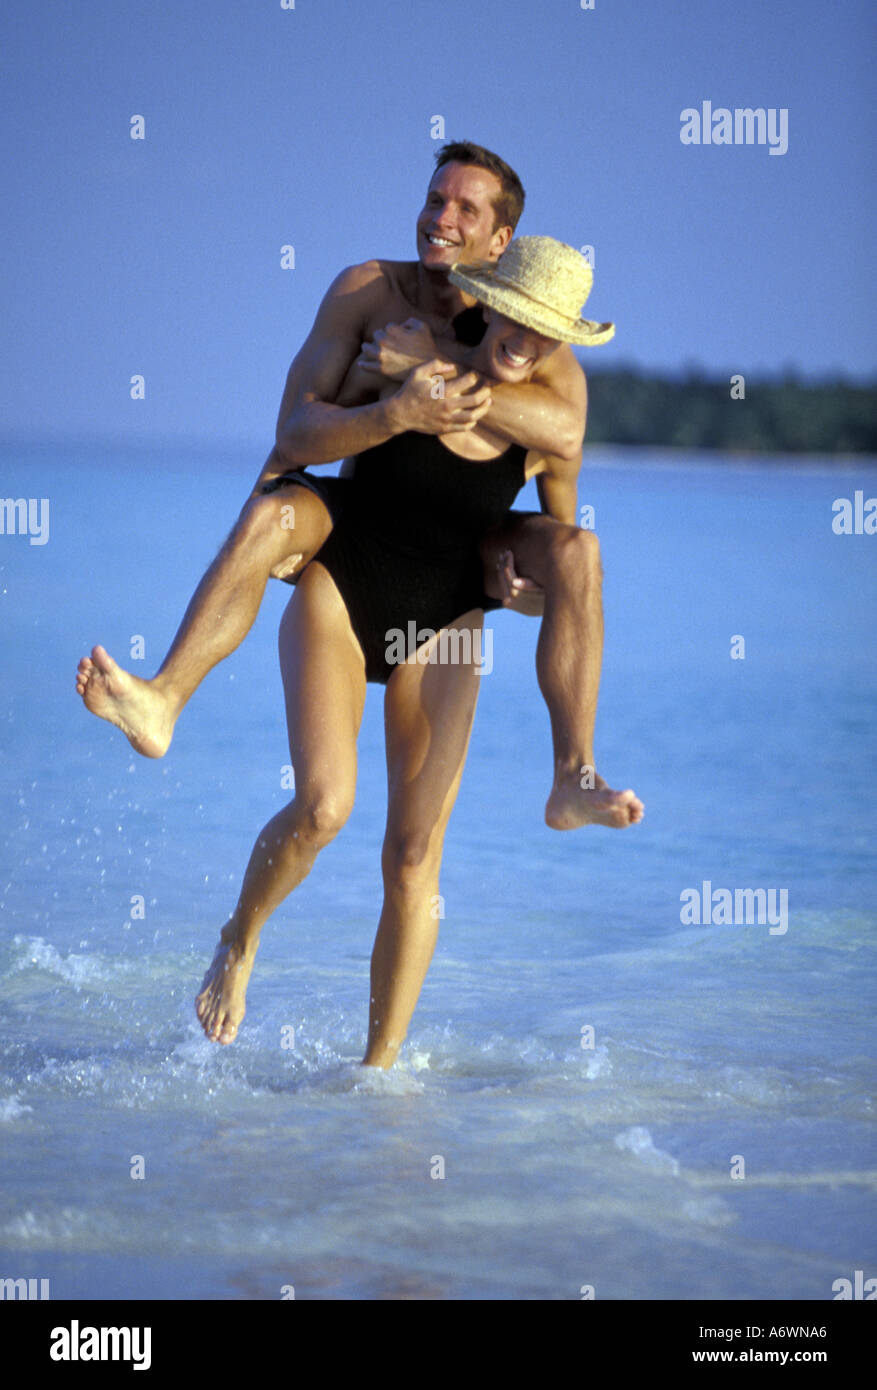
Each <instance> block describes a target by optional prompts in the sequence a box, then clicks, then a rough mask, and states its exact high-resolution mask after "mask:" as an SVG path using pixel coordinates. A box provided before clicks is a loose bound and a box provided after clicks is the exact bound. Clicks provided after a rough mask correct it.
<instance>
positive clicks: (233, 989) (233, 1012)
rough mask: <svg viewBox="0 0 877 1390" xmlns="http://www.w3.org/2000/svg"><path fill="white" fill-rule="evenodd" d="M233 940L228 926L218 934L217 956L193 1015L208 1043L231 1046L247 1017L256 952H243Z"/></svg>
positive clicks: (196, 1002) (208, 972)
mask: <svg viewBox="0 0 877 1390" xmlns="http://www.w3.org/2000/svg"><path fill="white" fill-rule="evenodd" d="M233 937H234V928H233V927H232V925H231V923H229V924H228V925H227V926H225V927H223V929H222V931H221V933H220V936H219V945H218V946H217V948H216V954H215V955H214V957H213V960H212V961H211V963H210V968H209V969H208V971H207V973H206V975H205V976H204V979H203V981H202V983H201V993H200V994H199V995H198V997H197V998H196V1000H195V1012H196V1014H197V1015H198V1017H199V1019H200V1020H201V1027H202V1028H203V1029H204V1032H205V1033H206V1034H207V1037H208V1038H209V1039H210V1041H211V1042H218V1043H230V1042H234V1040H235V1038H236V1037H237V1031H238V1028H239V1027H240V1025H241V1023H242V1022H243V1018H244V1014H245V1013H246V996H247V984H248V982H249V979H250V974H251V972H252V969H253V961H254V959H255V952H253V951H248V952H244V951H243V950H242V949H241V947H240V946H238V945H236V944H235V942H234V939H233Z"/></svg>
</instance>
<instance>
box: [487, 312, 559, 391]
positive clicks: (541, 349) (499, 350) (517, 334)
mask: <svg viewBox="0 0 877 1390" xmlns="http://www.w3.org/2000/svg"><path fill="white" fill-rule="evenodd" d="M484 317H485V318H486V319H487V331H486V332H485V334H484V337H483V338H482V340H481V351H482V353H483V354H484V355H485V359H486V366H485V371H486V372H487V373H488V375H489V376H492V377H495V378H496V379H497V380H498V381H512V382H515V381H527V380H528V379H529V377H531V376H532V375H533V373H534V372H535V370H536V368H537V367H538V366H539V364H540V362H544V361H545V359H546V357H550V356H551V354H552V353H553V352H555V351H556V350H557V349H558V348H559V347H560V343H559V342H558V340H557V339H556V338H546V337H545V335H544V334H543V333H537V332H536V331H535V330H534V329H532V328H525V327H524V326H523V324H521V323H515V321H514V320H513V319H507V318H506V317H505V315H503V314H500V313H497V311H496V309H488V308H485V310H484Z"/></svg>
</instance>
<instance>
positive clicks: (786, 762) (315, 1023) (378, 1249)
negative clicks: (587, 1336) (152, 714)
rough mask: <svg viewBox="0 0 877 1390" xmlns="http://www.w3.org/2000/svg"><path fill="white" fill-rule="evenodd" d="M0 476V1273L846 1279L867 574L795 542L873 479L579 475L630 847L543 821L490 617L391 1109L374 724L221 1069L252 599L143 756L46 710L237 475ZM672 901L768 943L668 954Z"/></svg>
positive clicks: (259, 713)
mask: <svg viewBox="0 0 877 1390" xmlns="http://www.w3.org/2000/svg"><path fill="white" fill-rule="evenodd" d="M0 462H2V488H0V491H2V493H3V495H4V496H10V497H19V496H24V497H31V496H33V497H34V498H36V499H40V498H48V499H49V503H50V511H49V521H50V525H49V532H48V539H47V541H46V543H45V544H42V545H31V544H29V541H28V538H27V537H26V536H20V535H3V536H0V623H2V629H0V635H2V671H3V681H2V690H0V728H2V748H3V766H2V774H0V776H2V783H0V785H2V792H3V817H2V825H0V914H2V916H0V1007H2V1018H0V1178H2V1184H0V1185H2V1191H0V1275H3V1276H7V1277H33V1278H48V1279H49V1280H50V1283H51V1293H52V1297H54V1298H65V1297H67V1298H106V1297H115V1298H147V1299H149V1298H163V1299H167V1298H179V1299H188V1298H215V1299H229V1298H234V1299H279V1298H281V1297H284V1296H288V1295H289V1291H290V1288H293V1289H294V1290H295V1297H296V1298H313V1299H337V1298H357V1299H369V1300H371V1299H437V1300H440V1299H487V1298H497V1299H540V1300H541V1299H547V1300H563V1299H580V1298H581V1297H582V1296H583V1294H582V1290H583V1289H588V1288H590V1289H593V1292H594V1294H595V1296H596V1298H597V1299H674V1300H688V1299H702V1298H706V1299H728V1298H729V1299H777V1298H792V1299H831V1298H832V1297H833V1293H832V1287H831V1286H832V1283H833V1282H834V1281H835V1280H836V1279H839V1278H850V1279H852V1278H853V1276H854V1271H855V1270H857V1269H858V1270H863V1271H864V1274H865V1277H866V1278H868V1277H872V1276H875V1275H877V1220H875V1217H877V1152H875V1108H874V1080H875V1066H874V1051H875V1047H874V1022H873V1019H874V993H875V989H874V982H875V972H874V954H875V946H874V927H875V917H877V913H875V883H877V873H875V843H877V836H875V820H877V816H875V806H874V783H875V772H877V768H875V763H877V758H875V737H874V716H875V675H877V648H875V641H874V631H875V622H874V620H875V612H877V603H875V588H877V585H875V573H877V566H875V558H877V537H874V536H867V535H861V536H859V535H850V536H838V535H835V534H834V533H833V531H832V526H831V522H832V516H833V513H832V503H833V501H834V500H835V499H836V498H838V497H848V498H850V499H853V498H854V495H855V492H856V490H857V489H858V490H862V491H863V493H864V496H865V497H868V496H871V495H875V494H877V473H875V472H874V471H873V468H872V466H871V462H870V461H868V460H864V461H861V462H858V463H849V464H840V465H833V464H830V463H829V462H828V461H819V460H815V461H807V462H805V461H795V460H784V461H783V462H782V463H776V462H774V463H770V462H768V461H765V460H733V459H731V460H721V461H716V460H713V459H708V458H704V457H692V456H688V455H685V456H681V457H680V456H673V455H653V454H645V453H638V452H635V451H625V452H610V451H605V452H593V453H591V454H590V455H589V456H588V462H587V466H586V468H585V470H584V471H583V474H582V480H581V485H580V501H581V503H582V504H583V505H584V504H588V505H591V506H593V508H594V510H595V528H596V530H597V532H598V534H599V535H600V538H601V543H602V550H603V561H604V568H605V614H606V648H605V659H604V669H603V683H602V687H601V697H600V709H599V714H598V724H597V761H598V768H599V769H600V770H601V771H602V772H603V773H604V774H605V775H606V776H607V777H608V778H609V780H610V782H611V783H612V784H613V785H616V786H632V787H634V788H635V789H636V790H637V792H638V793H639V794H640V796H641V797H642V798H643V800H644V802H645V804H646V818H645V821H644V822H643V824H642V825H640V826H638V827H635V828H633V829H631V830H630V831H627V832H624V833H618V832H612V831H608V830H602V829H589V830H586V831H579V832H575V833H568V834H558V833H556V832H553V831H550V830H548V829H547V828H546V827H545V825H544V823H543V821H542V812H543V806H544V801H545V797H546V795H547V792H548V788H549V784H550V770H551V753H550V743H549V736H548V721H547V715H546V713H545V710H544V708H543V706H542V703H541V700H540V697H539V693H538V689H537V687H536V681H535V674H534V665H533V656H534V650H535V641H536V632H537V626H536V623H535V622H534V621H532V620H527V619H523V618H520V617H516V616H514V615H511V614H505V613H501V614H498V615H493V616H492V617H491V619H490V624H491V626H492V627H493V629H494V669H493V671H492V672H491V673H490V674H489V675H488V676H485V677H484V678H483V682H482V690H481V699H480V707H479V710H478V714H477V717H476V724H475V731H474V734H473V739H472V746H471V751H470V756H469V762H468V766H467V770H466V774H465V777H464V782H463V787H462V790H461V793H460V797H459V800H458V803H457V807H456V809H455V812H454V816H453V818H452V821H451V825H450V828H449V831H448V836H447V843H446V852H445V863H444V870H443V876H442V884H441V889H442V894H443V897H444V901H445V917H444V920H443V921H442V923H441V931H440V937H439V945H438V949H437V952H436V956H435V959H434V961H433V965H432V967H431V970H430V973H429V976H428V979H427V981H426V985H425V987H424V990H423V994H422V996H421V999H420V1002H419V1005H418V1008H417V1011H416V1013H415V1016H414V1019H413V1022H412V1026H411V1030H410V1033H409V1037H408V1040H407V1042H406V1044H405V1047H404V1048H403V1051H402V1054H401V1057H400V1061H399V1063H398V1064H397V1066H396V1067H395V1068H394V1069H393V1070H392V1071H391V1072H389V1073H387V1074H376V1073H373V1072H368V1073H362V1072H360V1071H359V1069H358V1068H357V1065H356V1063H357V1062H358V1059H359V1057H360V1056H361V1055H362V1049H363V1046H364V1040H365V1029H366V1020H367V997H368V962H369V954H370V950H371V944H372V938H373V934H374V929H375V926H376V922H377V915H378V910H379V903H380V874H379V851H380V843H381V837H382V829H383V817H384V810H385V803H386V794H385V774H384V762H383V734H382V692H381V691H380V690H379V689H378V688H375V687H371V688H370V690H369V696H368V703H367V709H366V716H365V720H364V723H363V729H362V734H361V738H360V757H361V761H360V782H359V791H358V798H357V804H356V807H355V810H354V813H353V816H352V818H351V820H350V822H349V823H348V825H347V826H346V827H345V830H344V831H343V833H342V835H341V836H339V838H338V839H337V840H336V841H335V842H334V843H333V844H332V845H331V846H330V847H329V848H328V849H327V850H326V851H325V852H324V854H323V855H322V856H321V857H320V859H319V861H318V863H317V865H316V867H315V869H314V871H313V872H312V874H311V876H310V878H309V879H308V880H306V882H305V883H304V884H303V885H302V886H301V888H300V889H299V890H298V891H297V892H296V893H295V894H294V895H293V896H292V897H291V898H290V899H289V900H288V901H287V903H286V904H285V905H284V906H283V907H282V908H281V909H280V911H279V912H278V913H277V914H276V916H275V918H274V919H273V921H272V922H271V923H269V925H268V926H267V927H266V929H265V932H264V935H263V939H262V946H261V949H260V953H259V957H258V961H257V966H256V970H255V972H254V976H253V980H252V984H251V987H250V992H249V1000H248V1013H247V1018H246V1020H245V1022H244V1025H243V1027H242V1030H241V1033H240V1037H239V1039H238V1041H237V1042H235V1043H234V1044H233V1045H232V1046H231V1047H228V1048H219V1047H217V1046H215V1045H212V1044H210V1043H208V1042H207V1041H206V1040H205V1039H204V1037H203V1034H202V1033H201V1030H200V1027H199V1026H198V1023H197V1020H196V1018H195V1016H194V1011H193V998H194V995H195V993H196V992H197V989H198V987H199V985H200V981H201V977H202V974H203V971H204V969H205V967H206V965H207V964H208V962H209V960H210V958H211V955H212V952H213V947H214V944H215V939H216V936H217V932H218V929H219V927H220V926H221V925H222V923H223V922H224V921H225V919H226V917H227V915H228V913H229V911H230V910H231V908H232V906H233V905H234V901H235V898H236V896H237V890H238V886H239V882H240V877H241V873H242V871H243V868H244V866H245V863H246V860H247V856H248V854H249V850H250V847H251V845H252V842H253V840H254V838H255V835H256V833H257V831H258V830H259V828H260V827H261V825H262V824H263V823H264V822H265V821H266V820H267V819H268V818H269V816H270V815H271V814H273V813H274V811H275V810H276V809H278V807H279V806H280V805H282V804H283V802H284V800H285V799H286V797H287V796H288V793H287V792H285V791H284V790H283V788H282V786H281V771H282V768H283V766H284V765H285V764H286V762H287V761H288V752H287V747H286V738H285V728H284V720H283V706H282V699H281V684H280V676H279V671H278V666H277V659H276V629H277V623H278V619H279V616H280V614H281V612H282V609H283V606H284V603H285V600H286V598H287V596H288V591H287V589H286V588H285V586H280V585H279V584H272V585H271V586H270V591H269V593H268V595H267V597H266V602H265V604H264V606H263V610H262V613H261V614H260V618H259V620H258V623H257V625H256V628H255V629H254V631H253V633H252V634H251V636H250V638H249V639H248V641H247V642H246V643H245V644H244V646H243V647H242V648H241V649H240V650H239V651H238V652H237V653H236V654H235V655H234V656H233V657H232V658H231V659H230V660H229V661H228V662H227V663H225V664H224V665H223V666H222V667H220V668H218V669H217V670H216V671H214V672H213V673H212V674H211V676H210V677H209V678H208V680H207V681H206V682H205V684H204V686H203V687H202V689H201V690H200V691H199V692H198V694H197V695H196V696H195V698H194V700H193V701H192V703H191V705H190V706H189V708H188V710H187V711H186V713H185V714H184V716H183V718H182V720H181V722H180V725H179V728H178V732H177V735H176V738H175V741H174V743H173V745H172V747H171V750H170V752H169V754H168V756H167V757H166V758H165V759H163V760H161V761H160V762H148V761H145V760H142V759H140V758H138V757H137V756H136V755H135V754H133V753H132V752H131V750H130V748H129V746H128V744H127V743H126V741H125V740H124V738H123V737H122V735H121V734H119V733H118V732H117V731H116V730H113V729H110V728H109V727H108V726H106V725H104V724H102V723H100V722H99V721H97V720H95V719H93V718H92V717H91V716H89V715H88V714H87V713H86V712H85V711H84V710H83V709H82V708H81V706H80V702H79V699H78V697H77V696H76V694H75V691H74V674H75V669H76V663H77V661H78V658H79V656H80V655H82V654H83V653H85V652H87V651H88V650H89V649H90V648H91V646H92V645H93V644H94V643H95V642H97V641H101V642H103V643H104V644H105V645H106V646H107V647H108V648H109V650H110V651H112V652H113V653H114V654H115V655H117V656H118V657H119V659H120V660H122V661H123V662H124V663H128V658H129V653H130V651H131V648H132V643H134V642H135V641H136V639H138V638H139V639H142V642H143V644H144V646H145V657H144V659H143V660H142V662H140V663H139V664H138V662H137V661H133V662H130V663H129V664H131V665H132V667H133V669H135V670H141V671H142V672H143V673H144V674H146V673H148V672H151V671H153V670H154V669H155V668H156V667H157V665H158V664H159V662H160V660H161V657H162V655H163V653H164V650H165V649H166V647H167V645H168V643H169V642H170V640H171V637H172V636H173V633H174V630H175V628H176V624H177V622H178V619H179V617H180V616H181V614H182V611H183V608H184V606H185V602H186V601H187V599H188V597H189V594H190V593H191V591H192V589H193V588H194V585H195V583H196V581H197V579H198V578H199V576H200V574H201V572H202V570H203V568H204V567H205V565H206V564H207V562H208V561H209V560H210V558H211V557H212V556H213V554H214V553H215V551H216V549H217V547H218V545H219V544H220V542H221V540H222V538H223V536H224V534H225V533H226V531H227V530H228V529H229V527H230V526H231V524H232V522H233V519H234V516H235V514H236V511H237V509H238V507H239V505H240V504H241V502H242V500H243V498H244V496H245V494H246V491H247V489H248V487H249V485H250V482H251V480H252V478H253V477H254V476H255V474H256V472H257V471H258V467H259V465H260V462H261V459H260V457H259V456H258V453H257V451H254V452H253V454H252V455H251V456H246V451H240V452H239V453H237V454H235V455H232V454H228V455H226V456H218V455H216V454H211V453H207V452H200V453H197V452H191V453H184V452H182V451H173V450H165V451H164V452H161V451H158V452H157V453H156V454H155V455H150V454H146V453H138V452H132V451H130V450H125V449H123V448H118V449H111V448H108V447H107V446H102V447H99V448H98V447H95V448H94V449H93V450H84V449H73V448H68V449H64V450H58V449H50V448H48V447H45V448H36V447H33V446H30V447H28V448H26V449H25V448H22V449H12V448H6V449H5V450H4V451H3V453H2V456H0ZM522 502H523V503H524V504H525V505H527V504H529V505H533V504H532V503H531V502H530V501H529V495H527V496H525V497H524V498H523V499H522ZM740 638H742V639H743V643H744V646H743V648H742V649H741V646H740V642H739V640H735V639H740ZM732 647H733V648H734V649H736V650H737V651H738V652H739V651H741V650H742V651H745V655H744V656H742V658H741V657H738V658H736V659H734V658H732V655H731V651H732ZM704 883H709V885H711V888H710V889H706V890H704V888H703V885H704ZM687 889H692V890H696V895H695V894H694V893H692V894H691V896H692V897H694V896H697V898H698V900H700V899H701V898H702V897H703V894H704V891H706V893H707V895H708V896H709V894H710V892H711V890H719V889H726V890H729V891H730V892H731V893H732V894H733V892H734V891H735V890H736V891H739V890H742V889H753V890H755V889H763V890H764V892H765V895H766V898H767V901H768V904H770V903H773V909H774V910H773V911H772V914H771V917H770V918H769V919H768V920H765V921H763V922H761V923H758V922H752V923H749V924H746V923H745V922H743V921H737V922H736V923H735V922H734V921H731V922H726V921H723V920H718V921H708V922H707V923H706V924H704V923H702V922H700V921H692V920H690V916H688V917H686V916H685V914H684V912H683V895H684V894H685V892H686V890H687ZM771 891H772V892H773V895H774V896H773V897H772V898H771V897H770V893H771ZM784 894H785V897H783V895H784ZM141 900H142V906H141ZM783 903H784V904H785V907H784V909H783V910H782V911H781V908H780V905H781V904H783ZM710 906H712V900H711V899H710ZM289 1041H293V1044H294V1045H292V1046H285V1045H284V1043H285V1042H289ZM138 1172H142V1173H143V1176H142V1177H138V1176H132V1174H136V1173H138Z"/></svg>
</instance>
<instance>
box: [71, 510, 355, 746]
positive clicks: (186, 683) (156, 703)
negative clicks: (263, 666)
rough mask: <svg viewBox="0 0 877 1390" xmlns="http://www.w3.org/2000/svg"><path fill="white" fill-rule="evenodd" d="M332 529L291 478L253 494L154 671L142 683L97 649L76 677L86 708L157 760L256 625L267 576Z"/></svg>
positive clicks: (312, 549) (300, 558)
mask: <svg viewBox="0 0 877 1390" xmlns="http://www.w3.org/2000/svg"><path fill="white" fill-rule="evenodd" d="M291 523H292V524H291ZM331 529H332V519H331V517H330V515H329V511H328V508H327V507H326V506H325V504H324V503H323V502H322V501H321V500H320V498H319V497H317V496H316V495H315V494H314V493H313V492H311V491H310V490H309V489H308V488H306V487H301V486H299V485H298V484H294V483H293V484H290V485H289V486H285V487H282V488H279V489H278V490H276V491H274V492H272V493H270V494H267V495H261V494H257V495H255V496H253V497H251V498H250V499H249V501H248V502H247V503H246V505H245V507H244V508H243V511H242V512H241V514H240V517H239V518H238V521H237V524H236V525H235V527H234V530H233V531H232V532H231V534H230V535H229V537H228V539H227V541H226V542H225V545H224V546H223V547H222V550H221V551H220V552H219V554H218V555H217V557H216V559H215V560H214V561H213V564H212V565H211V566H210V568H209V569H208V570H207V572H206V574H205V575H204V577H203V579H202V580H201V582H200V584H199V585H198V588H197V589H196V590H195V593H194V595H193V597H192V599H191V601H190V603H189V606H188V608H187V609H186V613H185V616H184V618H183V621H182V623H181V624H180V628H179V631H178V632H177V635H176V637H175V638H174V640H173V643H172V645H171V648H170V651H169V652H168V654H167V656H166V657H165V660H164V662H163V663H162V666H161V669H160V670H159V672H158V674H157V675H155V676H153V677H152V679H151V680H143V679H142V678H141V677H139V676H134V675H132V674H131V673H130V672H128V671H126V670H124V669H123V668H122V667H121V666H119V665H117V663H116V662H115V661H114V660H113V658H112V657H111V656H110V655H109V653H108V652H107V651H106V650H105V649H104V648H103V647H100V646H98V647H95V648H94V649H93V650H92V654H91V656H90V657H87V656H86V657H83V658H82V660H81V661H80V663H79V669H78V672H77V677H76V689H77V691H78V692H79V694H80V695H81V696H82V698H83V701H84V703H85V706H86V708H87V709H89V710H90V711H91V713H92V714H96V715H98V716H99V717H100V718H101V719H106V720H107V721H108V722H109V723H110V724H115V725H116V727H117V728H119V729H121V730H122V732H123V733H124V734H125V736H126V738H127V739H128V741H129V742H130V744H131V746H132V748H134V749H135V751H136V752H138V753H142V754H143V755H144V756H145V757H148V758H160V757H162V756H163V755H164V753H165V752H166V751H167V748H168V746H169V744H170V741H171V738H172V737H173V731H174V726H175V724H176V721H177V719H178V718H179V715H180V713H181V711H182V709H183V708H184V706H185V704H186V702H187V701H188V700H189V698H190V696H191V695H192V694H193V693H194V691H195V690H196V689H197V688H198V686H199V685H200V684H201V682H202V680H203V679H204V677H205V676H206V675H207V673H208V672H209V671H211V670H212V669H213V667H214V666H216V665H217V663H218V662H220V661H222V660H223V659H224V658H225V657H226V656H229V655H230V654H231V652H233V651H234V650H235V648H236V647H238V646H239V645H240V643H241V642H242V641H243V639H244V638H245V637H246V635H247V633H248V632H249V630H250V628H251V627H252V625H253V623H254V622H255V619H256V614H257V613H258V611H259V605H260V604H261V602H262V595H263V594H264V592H265V585H266V584H267V582H268V578H269V576H270V575H272V574H275V573H276V574H277V576H278V577H286V575H287V574H288V573H290V572H291V567H292V566H293V565H294V564H295V563H296V562H297V563H298V565H299V566H302V565H304V564H306V563H307V561H308V560H309V559H310V558H311V557H312V556H313V555H315V554H316V552H317V551H318V550H319V548H320V546H321V545H322V544H323V542H324V541H325V540H326V538H327V536H328V535H329V533H330V531H331Z"/></svg>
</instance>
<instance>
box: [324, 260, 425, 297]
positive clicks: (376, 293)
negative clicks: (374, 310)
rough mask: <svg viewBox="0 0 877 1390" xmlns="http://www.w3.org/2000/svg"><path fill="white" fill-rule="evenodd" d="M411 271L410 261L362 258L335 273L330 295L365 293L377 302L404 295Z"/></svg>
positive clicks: (364, 294) (412, 268) (412, 269)
mask: <svg viewBox="0 0 877 1390" xmlns="http://www.w3.org/2000/svg"><path fill="white" fill-rule="evenodd" d="M414 271H415V265H414V263H413V262H412V261H383V260H372V261H361V262H360V264H359V265H349V266H347V267H346V269H344V270H342V271H341V274H340V275H336V277H335V279H334V280H333V281H332V284H331V285H330V287H329V294H330V295H332V296H333V298H334V297H337V296H340V295H345V294H359V295H361V296H366V295H367V296H368V300H369V302H370V303H373V304H375V305H377V304H378V303H380V302H381V301H382V300H388V299H394V298H396V297H397V296H398V295H399V294H403V295H404V293H405V289H406V288H407V287H408V285H409V282H410V280H411V277H412V275H413V274H414Z"/></svg>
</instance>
